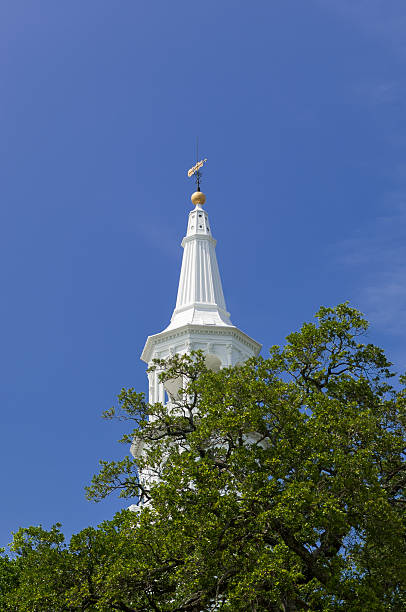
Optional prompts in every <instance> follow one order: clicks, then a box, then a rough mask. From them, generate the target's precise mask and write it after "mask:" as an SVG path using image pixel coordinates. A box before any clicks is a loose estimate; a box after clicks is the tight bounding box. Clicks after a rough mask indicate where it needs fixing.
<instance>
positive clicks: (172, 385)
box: [164, 376, 183, 401]
mask: <svg viewBox="0 0 406 612" xmlns="http://www.w3.org/2000/svg"><path fill="white" fill-rule="evenodd" d="M164 387H165V391H166V392H167V394H168V396H169V399H170V400H172V401H176V400H179V399H180V395H179V389H182V387H183V381H182V376H177V377H176V378H171V379H170V380H166V381H165V382H164Z"/></svg>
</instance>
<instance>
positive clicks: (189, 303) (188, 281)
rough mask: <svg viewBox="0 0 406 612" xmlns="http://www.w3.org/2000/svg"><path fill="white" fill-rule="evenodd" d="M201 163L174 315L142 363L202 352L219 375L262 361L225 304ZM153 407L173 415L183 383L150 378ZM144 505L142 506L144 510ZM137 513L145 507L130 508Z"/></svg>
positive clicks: (146, 477)
mask: <svg viewBox="0 0 406 612" xmlns="http://www.w3.org/2000/svg"><path fill="white" fill-rule="evenodd" d="M204 161H206V160H202V161H200V162H198V163H197V164H196V166H194V167H193V168H191V169H190V170H189V172H188V175H189V176H191V175H193V174H196V182H197V191H195V193H193V194H192V196H191V200H192V204H193V206H194V208H193V209H192V210H191V211H190V212H189V218H188V223H187V229H186V236H185V237H184V238H183V240H182V247H183V249H184V251H183V260H182V268H181V271H180V278H179V286H178V296H177V300H176V305H175V310H174V311H173V314H172V318H171V322H170V323H169V325H168V327H166V328H165V329H164V330H163V331H161V332H159V333H158V334H154V335H153V336H148V338H147V341H146V343H145V346H144V350H143V351H142V355H141V359H142V360H143V361H145V362H146V363H147V364H148V367H150V366H152V365H153V360H154V359H168V358H170V357H172V356H173V355H175V354H176V353H178V354H185V353H190V351H197V350H201V351H203V353H204V354H205V358H206V365H207V367H209V368H211V369H213V370H215V371H218V370H220V369H221V368H224V367H229V366H234V365H236V364H238V363H242V362H244V361H246V360H247V359H248V358H249V357H252V356H254V355H258V353H259V351H260V349H261V345H260V344H258V342H256V341H255V340H253V339H252V338H250V337H249V336H247V334H245V333H244V332H242V331H241V330H240V329H238V327H235V325H233V324H232V323H231V321H230V313H229V312H227V308H226V303H225V300H224V294H223V287H222V284H221V277H220V272H219V267H218V263H217V257H216V250H215V249H216V241H215V239H214V238H213V236H212V231H211V224H210V222H209V217H208V214H207V212H206V211H205V210H204V209H203V205H204V204H205V202H206V196H205V195H204V193H202V192H201V191H200V174H199V169H200V168H201V167H202V165H203V163H204ZM148 380H149V400H148V401H149V403H150V404H154V403H156V402H160V403H161V404H163V405H167V406H168V409H169V410H170V409H171V397H174V396H176V394H177V391H178V389H179V386H180V385H181V384H182V381H181V380H174V381H166V382H165V385H164V383H163V382H161V381H160V380H159V372H158V371H157V370H154V371H152V372H149V373H148ZM144 450H145V442H141V441H136V442H134V443H133V444H132V446H131V454H132V455H133V456H134V457H135V458H137V457H140V456H142V454H143V452H144ZM140 479H141V481H143V482H144V483H148V482H149V483H152V482H153V481H156V480H157V475H156V474H154V473H152V472H151V471H150V470H149V469H148V468H146V469H144V470H142V472H141V474H140ZM143 503H144V502H143V500H141V505H142V504H143ZM129 509H130V510H133V511H138V510H139V509H140V506H139V505H138V506H137V505H132V506H130V508H129Z"/></svg>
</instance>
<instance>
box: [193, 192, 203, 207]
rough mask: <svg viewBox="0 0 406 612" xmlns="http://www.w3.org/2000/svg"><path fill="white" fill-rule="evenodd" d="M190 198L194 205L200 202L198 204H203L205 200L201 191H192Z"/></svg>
mask: <svg viewBox="0 0 406 612" xmlns="http://www.w3.org/2000/svg"><path fill="white" fill-rule="evenodd" d="M190 199H191V200H192V203H193V204H194V205H195V206H197V205H198V204H200V206H203V204H204V203H205V201H206V196H205V195H204V193H203V192H202V191H195V192H194V193H192V195H191V197H190Z"/></svg>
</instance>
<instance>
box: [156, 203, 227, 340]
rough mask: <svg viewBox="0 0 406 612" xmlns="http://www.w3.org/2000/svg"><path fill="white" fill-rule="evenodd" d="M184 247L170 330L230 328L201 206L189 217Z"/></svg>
mask: <svg viewBox="0 0 406 612" xmlns="http://www.w3.org/2000/svg"><path fill="white" fill-rule="evenodd" d="M196 193H200V200H203V198H202V196H203V194H202V193H201V192H196ZM182 247H183V248H184V253H183V261H182V268H181V272H180V279H179V288H178V297H177V300H176V306H175V310H174V312H173V315H172V319H171V323H170V325H169V326H168V327H167V329H175V328H177V327H181V326H182V325H185V324H186V323H191V324H197V325H231V321H230V314H229V313H228V312H227V310H226V303H225V300H224V294H223V287H222V285H221V278H220V272H219V267H218V264H217V257H216V251H215V247H216V241H215V240H214V238H213V236H212V234H211V229H210V223H209V217H208V215H207V213H206V212H205V211H204V210H203V208H202V205H201V204H200V203H198V204H196V206H195V209H194V210H191V211H190V213H189V221H188V225H187V232H186V236H185V237H184V239H183V240H182Z"/></svg>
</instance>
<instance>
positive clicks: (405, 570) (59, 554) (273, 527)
mask: <svg viewBox="0 0 406 612" xmlns="http://www.w3.org/2000/svg"><path fill="white" fill-rule="evenodd" d="M366 330H367V322H366V321H365V320H364V318H363V317H362V315H361V314H360V313H359V312H358V311H356V310H354V309H352V308H350V307H349V306H348V305H347V304H342V305H339V306H337V307H336V308H321V309H320V311H319V312H318V313H317V315H316V321H315V322H312V323H306V324H304V325H303V327H302V329H301V330H300V331H299V332H296V333H292V334H291V335H290V336H288V338H287V343H286V346H285V347H283V348H280V347H277V346H275V347H272V349H271V351H270V357H269V358H268V359H262V358H252V359H250V360H249V361H247V362H246V363H245V364H244V365H242V366H241V367H235V368H227V369H222V370H220V371H219V372H212V371H210V370H208V369H207V368H206V366H205V360H204V356H203V355H202V354H201V353H192V354H191V355H185V356H178V355H176V356H174V357H173V358H171V359H170V360H169V361H167V362H163V361H159V360H158V361H156V362H155V365H154V366H153V368H157V369H158V370H159V371H160V372H161V374H160V376H161V379H162V380H163V382H165V381H171V380H172V381H173V380H182V381H183V389H182V390H181V391H180V392H179V393H178V394H177V395H176V397H172V398H171V406H170V408H168V407H167V406H163V405H162V404H159V403H158V404H154V405H149V404H148V403H147V402H146V401H145V398H144V395H143V394H139V393H136V392H135V391H134V390H133V389H129V390H123V391H122V393H121V395H120V397H119V409H117V410H116V409H112V410H110V411H108V412H107V413H105V416H106V418H120V419H122V420H123V421H124V422H125V423H128V425H129V428H128V431H127V432H126V434H125V435H124V437H123V439H122V442H124V443H130V444H134V448H138V449H139V451H140V452H141V451H142V452H141V454H140V455H139V456H138V457H137V459H133V458H129V457H127V458H125V459H124V460H123V461H121V462H102V466H101V471H100V473H99V474H97V475H96V476H95V477H94V478H93V481H92V485H91V486H90V487H89V489H88V497H89V498H90V499H94V500H96V501H97V500H100V499H102V498H103V497H105V496H106V495H108V494H110V493H111V492H112V491H119V492H120V495H121V496H123V497H128V498H132V497H138V496H140V497H141V498H142V500H143V501H146V502H147V503H146V504H144V505H143V506H142V508H140V510H139V511H138V512H129V511H125V512H123V513H121V514H118V515H117V516H116V517H115V518H114V520H113V521H110V522H106V523H104V524H102V525H101V526H100V527H99V528H98V529H92V528H89V529H86V530H84V531H83V532H81V533H79V534H78V535H77V536H74V537H73V538H72V540H71V542H70V544H69V546H66V545H64V544H63V537H62V536H61V534H60V532H59V530H58V528H57V527H55V528H54V529H53V530H51V531H50V532H45V531H43V530H41V529H40V528H29V529H22V530H20V531H19V532H18V533H17V534H16V535H15V537H14V542H13V550H14V551H15V554H16V557H15V559H6V558H4V560H5V565H4V568H6V569H4V571H3V566H0V567H1V568H2V569H1V571H2V572H3V574H4V576H6V578H2V577H0V586H1V587H2V585H3V583H7V584H8V587H7V589H6V591H7V593H6V595H5V597H6V599H5V601H7V602H9V603H7V605H9V608H7V607H6V605H3V608H4V609H5V610H7V609H12V610H32V611H36V610H41V611H42V610H126V611H129V612H135V611H137V612H140V611H143V612H144V611H149V610H156V611H159V612H199V611H204V610H223V611H224V612H231V611H233V612H238V611H241V612H243V611H247V612H248V611H252V612H262V611H268V610H271V611H288V610H289V611H293V610H307V611H346V612H356V611H362V610H368V611H377V612H378V611H386V610H393V611H401V610H404V609H405V608H406V539H405V536H406V533H405V509H406V499H405V495H404V491H405V483H406V463H405V447H406V443H405V426H406V402H405V399H406V398H405V390H404V388H403V387H401V388H400V389H399V388H396V387H394V386H393V385H391V378H392V376H393V373H392V372H391V364H390V363H389V362H388V360H387V359H386V357H385V355H384V353H383V351H382V350H381V349H380V348H378V347H376V346H374V345H372V344H364V343H362V342H361V340H362V339H363V336H364V334H365V332H366ZM404 383H405V378H402V377H401V379H400V384H401V385H403V384H404ZM146 473H148V474H149V475H150V476H153V477H155V479H154V478H153V479H150V480H149V483H151V482H152V483H153V484H152V485H151V486H149V485H148V482H145V479H144V475H145V474H146ZM7 572H8V573H7ZM3 574H2V576H3ZM7 576H8V578H7ZM2 580H3V582H2ZM7 580H8V582H7ZM0 593H1V591H0ZM19 602H22V603H19ZM19 606H20V607H19ZM21 606H22V607H21Z"/></svg>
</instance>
